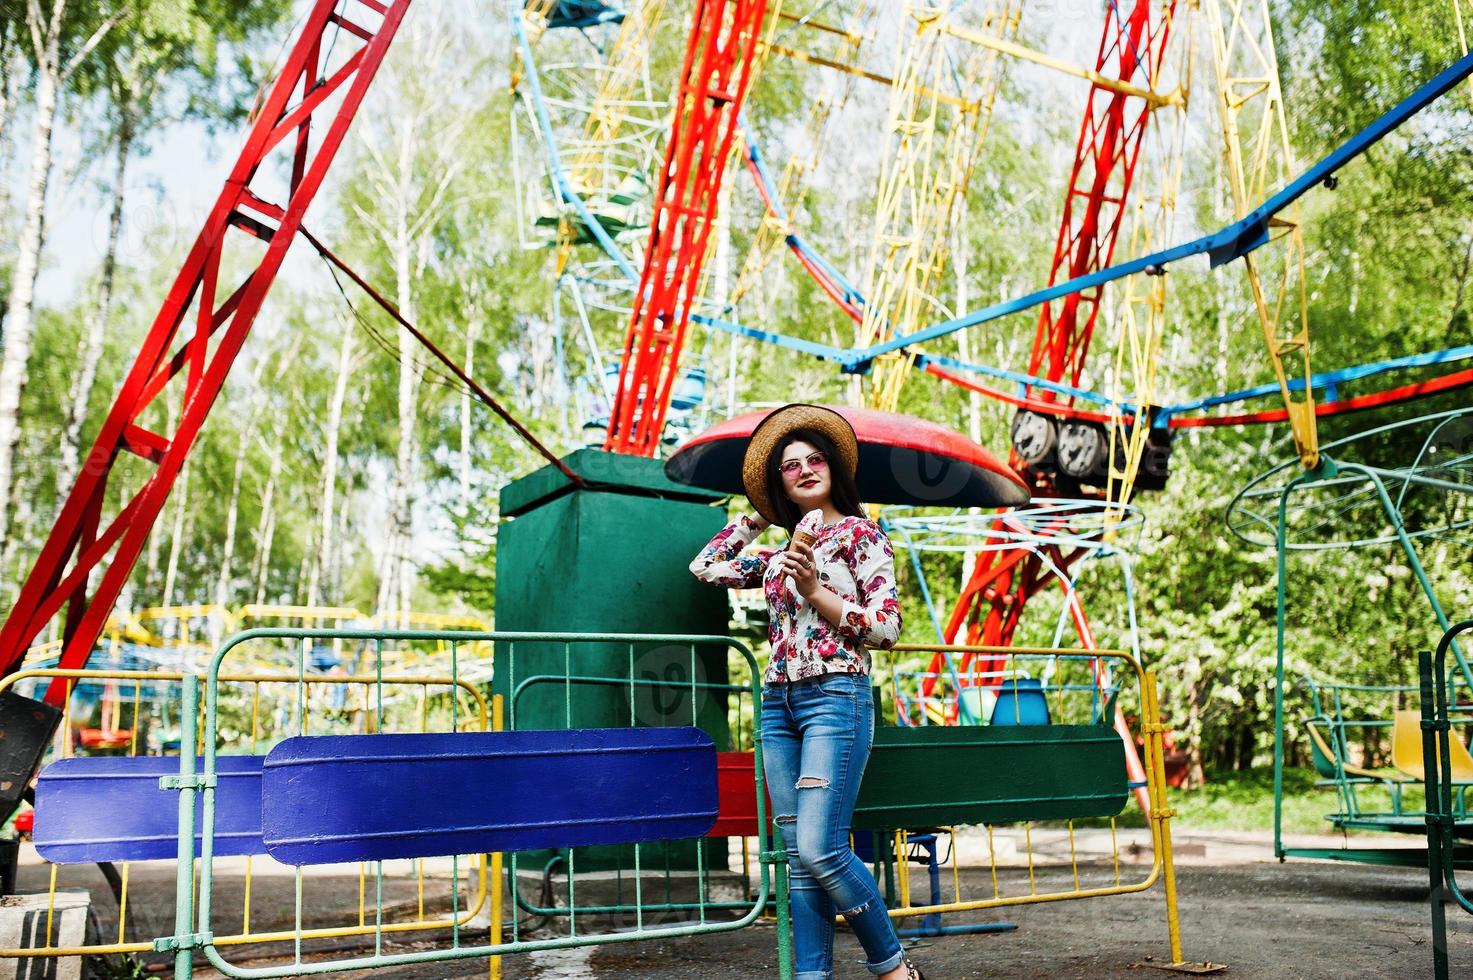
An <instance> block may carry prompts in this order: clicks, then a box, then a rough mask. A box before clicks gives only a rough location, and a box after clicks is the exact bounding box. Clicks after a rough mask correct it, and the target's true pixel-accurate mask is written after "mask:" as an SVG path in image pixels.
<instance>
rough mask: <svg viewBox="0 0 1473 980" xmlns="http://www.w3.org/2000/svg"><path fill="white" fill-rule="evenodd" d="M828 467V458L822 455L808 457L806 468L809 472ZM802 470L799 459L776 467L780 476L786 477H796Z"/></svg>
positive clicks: (814, 454)
mask: <svg viewBox="0 0 1473 980" xmlns="http://www.w3.org/2000/svg"><path fill="white" fill-rule="evenodd" d="M828 465H829V458H828V457H827V456H825V455H824V454H823V453H813V454H812V455H810V456H809V457H808V468H809V469H811V470H821V469H823V468H824V467H826V466H828ZM802 469H803V461H802V460H801V459H790V460H788V461H787V462H785V463H783V464H782V465H781V466H779V467H778V470H779V471H780V472H781V473H782V475H783V476H787V477H793V476H797V475H798V474H799V473H800V472H801V471H802Z"/></svg>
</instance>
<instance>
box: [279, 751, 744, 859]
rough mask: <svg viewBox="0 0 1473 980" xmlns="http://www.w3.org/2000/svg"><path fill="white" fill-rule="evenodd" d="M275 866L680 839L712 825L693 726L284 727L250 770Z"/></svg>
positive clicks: (707, 776) (708, 770) (711, 802)
mask: <svg viewBox="0 0 1473 980" xmlns="http://www.w3.org/2000/svg"><path fill="white" fill-rule="evenodd" d="M261 793H262V796H261V800H262V811H263V825H262V831H263V836H264V838H265V842H266V850H267V851H268V852H270V854H271V856H272V857H274V858H276V859H277V860H278V861H283V862H285V863H287V864H332V863H337V862H343V861H374V860H387V859H390V858H407V857H431V856H434V855H441V854H479V853H484V852H488V851H524V850H534V849H537V848H543V847H575V846H582V845H587V844H625V843H633V842H636V841H654V840H681V839H687V838H694V837H701V836H703V835H705V834H706V833H707V832H708V831H709V830H710V829H711V827H712V826H713V825H714V824H715V822H716V813H717V793H716V746H715V744H714V743H713V742H712V741H711V737H710V736H709V735H707V734H706V733H705V732H703V731H701V730H700V729H698V728H584V729H571V730H566V731H526V732H467V733H461V734H429V735H322V736H305V737H299V738H289V739H287V740H286V741H284V742H282V743H280V744H279V745H277V746H276V747H275V748H273V749H272V750H271V754H270V755H268V756H267V757H266V766H265V770H264V772H263V776H262V787H261Z"/></svg>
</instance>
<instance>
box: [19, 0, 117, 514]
mask: <svg viewBox="0 0 1473 980" xmlns="http://www.w3.org/2000/svg"><path fill="white" fill-rule="evenodd" d="M41 5H42V0H27V2H26V27H27V29H28V30H29V31H30V35H31V47H32V49H33V55H34V60H35V63H36V114H35V121H34V125H33V128H32V132H31V174H30V181H29V184H28V187H27V191H26V220H25V224H24V225H23V227H22V229H21V235H20V239H19V241H18V242H17V243H16V256H15V272H14V276H13V277H12V280H11V285H10V296H9V302H8V305H7V310H6V316H5V353H4V358H3V360H0V541H3V540H5V538H6V532H7V530H8V529H9V525H10V496H11V494H10V490H11V484H12V483H13V482H14V473H15V451H16V447H17V446H18V445H19V444H20V421H21V419H20V399H21V394H22V393H23V392H24V391H25V387H26V369H27V363H28V362H29V361H30V357H31V334H32V332H33V330H34V329H35V309H34V307H35V301H36V275H37V273H38V272H40V269H41V245H42V243H43V242H44V240H45V237H46V234H45V232H46V223H45V218H46V186H47V183H48V182H49V181H50V179H51V134H52V127H53V125H54V124H55V122H56V105H57V100H58V99H59V98H60V93H61V88H62V86H63V85H64V84H65V83H66V81H67V79H68V78H70V77H71V75H72V73H73V72H75V71H76V70H77V67H78V66H79V65H80V64H81V63H82V61H83V60H84V59H85V58H86V57H87V55H88V54H89V53H91V51H92V49H93V48H95V47H96V46H97V45H98V43H100V42H101V41H102V38H103V37H104V36H105V35H106V34H107V32H108V31H109V30H111V29H112V27H113V25H115V24H116V23H117V22H118V19H119V15H116V14H115V15H114V16H112V17H110V18H107V19H105V20H103V22H102V23H101V24H100V25H99V26H98V28H97V30H96V31H94V32H93V34H92V36H91V37H90V38H87V39H86V40H85V41H84V42H83V43H82V44H80V45H79V46H78V47H77V50H76V51H75V52H74V53H73V54H72V56H71V58H70V60H68V61H67V62H66V63H65V64H63V63H62V60H61V36H62V32H63V29H64V27H65V26H66V13H67V0H51V10H50V12H49V15H48V14H45V13H43V11H42V9H41Z"/></svg>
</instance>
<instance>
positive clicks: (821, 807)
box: [762, 674, 902, 980]
mask: <svg viewBox="0 0 1473 980" xmlns="http://www.w3.org/2000/svg"><path fill="white" fill-rule="evenodd" d="M873 741H874V706H873V695H872V694H871V692H870V682H869V677H867V676H865V675H862V674H825V675H824V676H822V677H818V678H811V679H808V680H802V681H797V682H794V683H790V684H767V685H764V686H763V688H762V766H763V769H764V775H765V776H766V777H767V791H768V793H769V794H771V796H772V811H773V814H774V817H775V819H776V821H777V827H778V830H780V831H781V832H782V837H783V844H784V846H785V847H786V848H787V851H788V868H789V879H790V881H791V893H792V901H791V907H792V912H793V948H794V949H793V952H794V958H795V960H796V964H795V965H796V970H797V976H796V980H833V976H834V912H835V910H836V909H837V910H838V911H839V912H840V913H842V914H843V916H844V918H845V920H846V921H847V922H848V923H849V927H850V928H851V929H853V930H854V935H855V936H856V937H858V939H859V943H860V945H861V946H863V947H864V952H865V958H866V960H867V965H868V966H869V969H870V972H872V973H875V974H880V973H885V972H886V971H889V970H893V969H895V967H896V966H898V965H899V964H900V961H901V958H902V954H901V949H900V940H899V939H897V938H896V936H895V929H894V927H893V926H892V925H891V924H890V916H889V914H888V913H887V912H886V911H885V901H884V899H883V898H881V897H880V890H879V888H878V887H876V885H875V879H874V876H873V875H871V874H870V872H869V869H868V868H866V867H865V866H864V862H862V861H860V860H859V858H858V857H856V856H855V854H854V851H853V850H852V849H851V848H850V847H849V822H850V819H851V818H852V817H853V815H854V801H855V799H856V798H857V797H858V796H859V780H860V777H861V776H863V775H864V764H865V763H866V762H867V761H868V760H869V750H870V745H871V743H872V742H873Z"/></svg>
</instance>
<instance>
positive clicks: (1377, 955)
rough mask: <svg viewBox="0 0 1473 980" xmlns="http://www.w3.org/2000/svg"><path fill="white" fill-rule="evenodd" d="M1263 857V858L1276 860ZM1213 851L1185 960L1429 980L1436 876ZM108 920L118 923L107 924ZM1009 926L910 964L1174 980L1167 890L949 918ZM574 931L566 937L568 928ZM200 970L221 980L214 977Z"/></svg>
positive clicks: (340, 948) (268, 951) (591, 957)
mask: <svg viewBox="0 0 1473 980" xmlns="http://www.w3.org/2000/svg"><path fill="white" fill-rule="evenodd" d="M1184 843H1185V842H1184ZM1188 853H1189V854H1190V850H1189V849H1188ZM1257 853H1258V854H1259V855H1262V854H1263V851H1262V850H1258V851H1257ZM1213 857H1214V850H1213V849H1212V848H1210V847H1209V848H1208V849H1207V851H1206V853H1204V854H1203V855H1202V856H1201V857H1200V858H1197V859H1196V861H1195V862H1193V861H1192V859H1191V858H1190V857H1188V858H1187V862H1188V863H1184V864H1183V865H1182V866H1181V867H1179V868H1178V882H1179V904H1180V910H1181V927H1182V938H1183V943H1184V954H1185V958H1186V959H1187V960H1193V961H1202V960H1210V961H1213V962H1215V963H1219V964H1226V966H1227V970H1226V971H1225V972H1224V973H1222V974H1220V975H1221V976H1225V977H1232V978H1240V980H1320V978H1323V980H1361V978H1364V980H1373V978H1375V980H1380V978H1396V980H1403V978H1405V980H1418V978H1423V977H1426V978H1430V977H1432V946H1431V929H1430V924H1429V910H1428V904H1427V884H1426V872H1425V871H1418V870H1417V869H1412V868H1381V867H1372V866H1363V865H1355V864H1347V863H1339V862H1309V861H1291V862H1289V863H1286V864H1279V863H1277V862H1272V861H1265V860H1261V859H1255V860H1250V861H1239V860H1231V861H1229V862H1227V863H1221V864H1214V863H1211V860H1212V858H1213ZM1204 859H1206V860H1205V861H1204ZM41 873H42V867H40V866H32V867H23V868H22V880H21V886H22V888H27V887H29V888H35V887H38V886H39V887H43V888H44V886H45V881H44V879H40V875H41ZM1001 875H1002V879H1003V880H1002V886H1003V890H1004V893H1006V894H1016V893H1017V891H1018V890H1019V889H1022V888H1026V882H1027V879H1026V870H1025V869H1020V868H1016V867H1010V868H1004V869H1002V871H1001ZM948 877H949V876H948ZM961 877H962V885H963V888H964V890H965V892H966V893H967V894H981V893H985V892H986V891H987V890H989V889H990V887H991V883H990V874H989V872H988V871H986V870H985V869H982V868H963V869H962V871H961ZM58 883H59V885H61V886H63V887H65V886H67V885H71V886H74V887H75V886H80V887H87V888H90V889H92V891H93V894H94V908H95V909H96V910H97V912H98V916H99V919H100V920H101V921H102V923H103V929H104V931H105V934H107V931H109V930H115V929H116V925H115V923H116V918H115V910H114V909H113V908H112V900H111V897H110V895H108V893H107V891H106V886H105V884H103V882H102V880H101V876H100V875H99V874H98V873H97V871H96V869H95V868H94V867H91V866H80V867H70V868H66V869H64V870H63V873H62V875H61V876H60V881H59V882H58ZM288 883H289V882H277V883H276V884H278V885H281V884H288ZM242 884H243V882H242V881H241V880H240V879H239V878H238V877H237V876H236V875H234V874H228V875H225V876H223V877H222V880H221V881H220V896H219V898H220V902H221V905H220V906H217V907H229V906H230V904H231V903H232V902H233V901H234V900H236V899H237V898H238V897H239V893H240V891H241V888H242ZM268 885H269V883H268V882H267V880H266V878H265V877H264V876H263V877H262V878H261V879H260V880H258V882H257V884H256V896H257V897H256V898H255V899H253V908H254V911H253V928H254V929H256V930H262V929H271V928H280V927H285V926H289V925H290V923H291V919H292V917H293V915H294V910H293V907H292V905H291V903H288V902H285V901H283V900H282V899H281V898H273V897H271V896H286V895H289V894H290V893H291V889H290V888H281V887H269V886H268ZM369 887H370V889H371V888H372V885H371V884H370V886H369ZM131 888H132V891H131V896H132V897H131V898H130V904H131V905H132V906H133V908H134V910H135V912H136V913H137V914H138V915H141V916H142V921H137V920H135V921H136V922H137V925H138V927H139V931H140V932H143V931H144V930H148V929H156V930H157V931H154V932H151V933H149V934H153V935H159V934H164V933H167V932H169V931H170V930H169V927H168V917H166V915H165V910H166V909H170V908H171V906H172V897H173V877H172V868H166V867H163V866H162V865H151V866H143V865H139V866H135V868H134V869H133V875H132V885H131ZM358 889H359V881H358V878H357V876H356V875H334V874H315V875H313V876H312V877H310V878H309V879H307V880H306V881H305V883H304V893H305V894H306V896H307V904H306V915H307V916H308V918H309V920H310V919H311V918H312V917H314V916H315V915H317V914H318V913H319V912H322V911H324V910H329V909H330V910H333V911H335V912H338V913H341V911H342V910H343V909H344V908H354V907H356V902H357V896H358ZM435 892H436V889H435V888H434V883H433V882H431V884H430V886H429V887H428V888H427V894H428V895H429V898H428V900H427V906H426V907H427V910H428V911H429V913H430V914H434V913H435V912H436V911H438V910H439V909H440V906H441V904H442V903H441V902H439V901H438V900H437V899H436V897H435ZM440 894H441V895H443V890H442V891H441V892H440ZM417 902H418V893H417V887H416V885H415V883H414V882H413V880H412V879H405V878H401V879H398V880H396V881H394V882H393V883H392V884H391V887H390V888H389V889H388V890H387V891H386V893H385V905H386V906H388V907H391V908H392V909H394V910H395V915H396V917H399V918H403V917H407V916H412V915H413V914H414V913H415V911H416V907H417ZM109 913H113V914H114V915H113V918H112V919H111V921H110V922H109V920H108V916H109ZM1447 918H1448V923H1449V932H1450V937H1449V957H1450V959H1451V963H1452V976H1453V977H1463V978H1473V916H1469V915H1467V914H1465V913H1463V912H1462V911H1461V910H1460V909H1458V908H1457V907H1455V906H1448V911H1447ZM1004 920H1005V921H1008V922H1011V923H1014V924H1015V925H1016V926H1017V927H1018V928H1017V929H1016V930H1013V931H1009V932H998V933H984V934H973V935H954V936H940V937H934V938H928V939H923V940H919V941H918V942H917V943H916V944H915V946H914V948H913V950H912V956H913V958H914V959H915V961H916V962H917V964H919V965H920V966H921V967H922V968H923V969H925V971H926V975H927V977H928V978H930V980H963V978H966V980H972V978H984V977H986V978H992V977H996V978H1008V980H1086V978H1088V980H1112V978H1131V980H1144V978H1146V977H1151V976H1157V975H1163V976H1165V975H1169V974H1163V973H1158V971H1157V970H1156V969H1153V968H1152V965H1153V964H1154V965H1160V964H1164V963H1166V962H1169V960H1170V955H1169V947H1168V944H1167V932H1166V921H1165V904H1164V901H1163V893H1162V889H1161V886H1160V885H1159V884H1157V885H1156V886H1155V887H1153V888H1152V889H1151V890H1149V891H1146V892H1142V893H1137V894H1129V895H1119V896H1110V897H1105V898H1095V899H1088V900H1083V901H1062V902H1049V903H1042V904H1036V905H1020V906H1013V907H1010V908H1007V909H997V910H990V911H984V912H976V913H957V914H952V915H948V916H947V917H946V919H945V922H946V924H948V925H961V924H966V923H977V922H992V923H996V922H999V921H1004ZM370 921H371V920H370ZM911 924H913V923H911ZM562 930H563V932H564V933H565V931H566V926H565V924H564V925H563V926H562ZM485 935H486V933H485V926H484V924H482V926H481V928H480V929H479V930H475V929H469V930H467V931H466V933H465V934H464V936H463V938H462V942H463V943H464V944H466V945H474V944H478V943H483V942H484V941H485ZM552 935H556V933H554V932H552V931H549V930H539V931H537V932H534V933H532V934H530V935H526V938H540V937H542V936H552ZM354 942H355V941H354V940H344V941H343V942H342V943H339V944H336V947H335V948H334V949H332V950H323V951H322V952H321V953H319V954H318V955H316V956H312V957H310V958H312V959H317V958H319V956H321V957H325V958H348V957H351V956H354V955H361V954H363V953H365V952H369V951H370V950H364V949H362V948H361V947H358V948H354V946H353V943H354ZM429 946H430V943H429V942H428V941H427V942H424V943H415V942H413V941H410V940H406V941H404V942H402V943H396V942H390V943H389V944H388V945H386V947H385V952H390V953H392V952H409V951H413V950H416V949H425V948H429ZM775 949H776V947H775V938H774V932H773V926H772V925H771V924H770V923H759V924H757V925H754V926H751V927H748V928H746V929H743V930H740V931H736V932H726V933H720V934H712V935H705V936H698V937H682V938H670V939H654V938H652V939H646V940H641V941H639V942H634V943H620V944H615V945H608V946H601V947H594V948H585V949H580V950H569V951H546V952H539V953H531V954H523V955H518V956H507V957H504V958H503V971H502V976H503V977H505V978H507V980H520V978H524V980H543V978H554V977H557V978H567V980H691V978H700V980H707V978H709V980H747V978H759V977H761V978H767V977H775V976H776V975H777V969H776V952H775ZM289 953H290V948H289V947H287V946H284V945H278V946H274V947H255V948H253V949H252V951H251V952H250V953H247V952H246V951H245V950H244V949H232V950H228V951H227V954H226V955H227V957H228V958H229V960H230V961H231V962H232V963H235V964H238V965H242V966H251V967H263V966H276V967H278V968H285V969H287V970H290V967H289V965H288V961H286V960H285V959H283V957H284V956H286V955H289ZM272 954H274V955H272ZM836 961H837V967H836V977H837V978H839V980H846V978H853V980H860V978H863V977H867V976H869V973H868V972H867V971H866V970H865V969H864V967H863V964H862V955H861V951H860V948H859V945H858V943H857V942H856V941H855V940H854V938H853V936H852V935H850V934H849V933H848V932H847V931H846V930H844V929H843V928H841V929H840V930H839V934H838V940H837V944H836ZM487 965H488V964H487V961H486V960H485V959H467V960H459V961H452V962H443V963H434V964H423V965H415V966H403V967H394V968H384V969H377V970H372V971H370V970H359V971H348V972H343V973H337V974H335V975H336V976H343V977H353V978H369V977H372V978H376V980H379V978H382V980H389V978H392V980H401V978H450V977H455V978H461V977H485V976H487V975H488V970H487ZM197 975H198V976H202V977H211V976H217V975H218V974H216V973H214V972H213V971H211V970H207V969H205V970H199V971H197Z"/></svg>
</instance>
